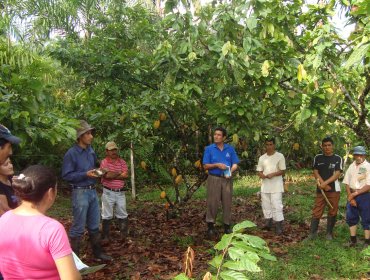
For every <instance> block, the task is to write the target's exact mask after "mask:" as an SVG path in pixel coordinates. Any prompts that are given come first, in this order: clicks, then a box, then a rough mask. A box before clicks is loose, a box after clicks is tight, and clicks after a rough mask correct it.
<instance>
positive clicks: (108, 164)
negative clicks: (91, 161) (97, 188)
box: [100, 157, 128, 189]
mask: <svg viewBox="0 0 370 280" xmlns="http://www.w3.org/2000/svg"><path fill="white" fill-rule="evenodd" d="M100 168H104V169H108V170H109V171H112V172H119V173H123V172H127V170H128V168H127V164H126V162H125V161H124V160H123V159H121V158H118V159H116V160H112V159H110V158H108V157H106V158H105V159H103V160H102V161H101V163H100ZM101 183H102V184H103V186H106V187H108V188H111V189H121V188H123V186H124V185H125V182H124V181H123V180H109V179H106V178H104V177H103V178H102V180H101Z"/></svg>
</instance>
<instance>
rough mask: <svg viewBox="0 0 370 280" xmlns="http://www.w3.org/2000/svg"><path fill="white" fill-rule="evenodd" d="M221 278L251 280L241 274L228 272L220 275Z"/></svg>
mask: <svg viewBox="0 0 370 280" xmlns="http://www.w3.org/2000/svg"><path fill="white" fill-rule="evenodd" d="M220 276H221V278H222V279H224V280H248V279H249V278H248V277H247V276H246V275H245V274H244V273H241V272H238V271H233V270H227V271H223V272H221V273H220Z"/></svg>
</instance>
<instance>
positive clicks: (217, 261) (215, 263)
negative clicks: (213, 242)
mask: <svg viewBox="0 0 370 280" xmlns="http://www.w3.org/2000/svg"><path fill="white" fill-rule="evenodd" d="M221 262H222V255H217V256H215V257H214V258H213V259H212V260H211V261H210V262H209V264H210V265H211V266H213V267H216V268H217V267H219V266H220V265H221Z"/></svg>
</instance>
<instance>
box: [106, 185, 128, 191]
mask: <svg viewBox="0 0 370 280" xmlns="http://www.w3.org/2000/svg"><path fill="white" fill-rule="evenodd" d="M103 188H104V189H107V190H110V191H112V192H123V191H124V190H125V189H124V188H120V189H111V188H108V187H106V186H103Z"/></svg>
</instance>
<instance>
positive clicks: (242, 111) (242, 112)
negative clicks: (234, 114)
mask: <svg viewBox="0 0 370 280" xmlns="http://www.w3.org/2000/svg"><path fill="white" fill-rule="evenodd" d="M237 111H238V115H239V116H243V115H244V109H243V108H238V110H237Z"/></svg>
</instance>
